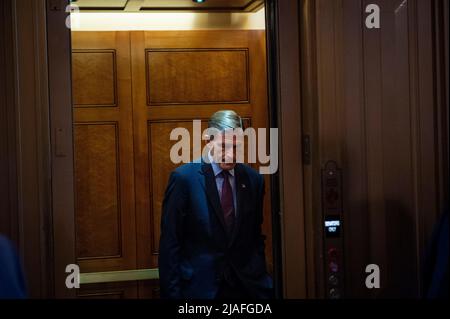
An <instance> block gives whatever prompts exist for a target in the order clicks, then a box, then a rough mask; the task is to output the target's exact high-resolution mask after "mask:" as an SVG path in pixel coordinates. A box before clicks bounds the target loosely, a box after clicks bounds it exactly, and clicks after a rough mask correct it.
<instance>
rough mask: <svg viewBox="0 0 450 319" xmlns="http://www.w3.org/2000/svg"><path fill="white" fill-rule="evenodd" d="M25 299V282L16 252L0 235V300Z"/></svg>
mask: <svg viewBox="0 0 450 319" xmlns="http://www.w3.org/2000/svg"><path fill="white" fill-rule="evenodd" d="M23 298H26V289H25V280H24V277H23V272H22V267H21V264H20V262H19V258H18V256H17V253H16V250H15V249H14V247H13V245H12V244H11V242H10V241H9V240H8V239H6V238H5V237H3V236H1V235H0V299H23Z"/></svg>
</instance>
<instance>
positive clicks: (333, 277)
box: [328, 275, 339, 286]
mask: <svg viewBox="0 0 450 319" xmlns="http://www.w3.org/2000/svg"><path fill="white" fill-rule="evenodd" d="M328 282H329V283H330V285H333V286H337V285H338V284H339V279H338V277H337V276H336V275H331V276H330V277H328Z"/></svg>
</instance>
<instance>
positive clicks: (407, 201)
mask: <svg viewBox="0 0 450 319" xmlns="http://www.w3.org/2000/svg"><path fill="white" fill-rule="evenodd" d="M305 2H308V3H309V4H310V6H309V7H310V8H311V9H310V10H311V11H310V13H312V14H311V15H308V19H311V21H315V23H316V24H315V28H312V31H311V30H310V31H311V32H310V33H309V34H308V36H310V35H312V37H311V38H309V39H307V41H308V42H307V44H308V45H309V46H313V47H316V48H317V51H312V52H313V54H316V55H315V56H311V55H309V56H308V54H311V53H310V52H305V56H306V59H305V60H304V63H305V64H307V65H312V66H313V67H312V68H311V67H310V68H309V70H310V71H311V70H312V71H311V72H312V76H311V77H310V79H311V80H312V81H313V84H312V85H303V92H304V94H306V101H307V103H308V104H307V105H308V109H307V111H306V112H305V114H307V118H306V119H305V123H307V125H305V127H306V128H307V131H306V132H305V133H306V134H310V135H311V136H312V141H313V145H314V148H313V162H312V167H307V168H305V171H307V172H308V174H306V175H305V176H307V180H306V181H305V183H306V185H308V187H309V186H310V187H311V189H312V194H310V196H309V197H308V201H309V202H310V203H312V204H311V209H313V210H316V211H320V207H321V203H320V197H319V196H318V194H320V185H318V184H317V182H316V180H317V179H319V178H320V168H322V167H323V165H324V164H325V163H326V161H328V160H336V161H337V162H338V163H339V164H340V166H341V168H342V169H343V183H344V187H343V191H344V198H343V200H344V243H345V249H344V260H345V262H344V269H345V274H344V279H345V296H347V297H360V298H362V297H374V298H376V297H381V298H395V297H417V296H418V295H419V291H420V285H421V278H420V271H421V261H422V259H423V257H424V253H425V242H426V241H427V240H429V237H430V233H431V228H432V227H431V226H430V225H432V224H433V223H434V221H435V220H436V216H437V215H438V214H440V213H441V208H442V207H440V205H439V202H440V201H441V200H442V199H441V198H442V196H443V194H442V192H441V191H440V190H439V185H441V183H442V181H444V180H445V181H448V175H445V173H444V172H443V171H442V169H440V168H439V167H438V165H437V163H440V162H441V161H442V157H441V156H440V155H439V151H438V149H440V148H441V146H440V145H441V144H442V143H444V140H443V139H442V137H439V136H440V135H441V133H440V130H441V129H442V128H439V125H436V124H437V123H436V119H437V118H440V117H441V108H443V109H445V106H443V104H441V105H439V106H438V107H436V108H434V107H432V105H434V104H435V100H436V96H435V94H436V93H435V92H436V91H435V90H436V87H435V86H434V85H435V84H434V83H435V82H434V81H435V75H434V74H433V73H434V68H435V67H436V66H433V63H435V62H434V61H433V55H432V50H431V49H430V48H431V47H432V46H433V45H432V43H431V40H430V39H431V38H432V35H433V34H434V32H435V31H433V14H432V10H433V3H432V2H429V1H421V0H417V1H401V0H398V1H389V0H385V1H383V0H380V1H378V2H377V4H378V5H379V6H380V8H381V14H382V18H381V21H382V22H381V24H382V25H381V28H380V29H367V28H365V27H364V19H365V16H364V14H363V15H361V12H364V10H365V7H366V6H367V5H368V4H370V3H372V2H371V1H360V0H341V1H335V2H333V5H331V6H330V4H329V2H328V1H325V0H324V1H315V2H314V5H312V6H311V2H310V1H305ZM309 63H310V64H309ZM437 67H438V66H437ZM314 81H316V82H314ZM305 92H306V93H305ZM315 99H317V102H315ZM316 103H317V104H316ZM316 105H317V106H316ZM447 123H448V122H447ZM446 126H447V124H444V127H446ZM443 173H444V174H443ZM318 186H319V187H318ZM444 196H445V195H444ZM307 205H309V204H307ZM316 220H317V221H319V222H318V223H316V225H317V226H316V227H318V229H319V235H318V236H317V237H316V238H314V239H312V240H314V241H316V242H319V243H320V242H321V233H322V226H321V223H320V221H321V218H320V217H316ZM309 238H310V239H309V240H311V237H309ZM314 247H318V249H321V244H319V245H316V246H314ZM317 257H318V258H317V260H316V261H317V264H318V265H320V266H322V265H323V259H322V255H321V254H319V255H317ZM368 264H377V265H379V267H380V270H381V289H372V290H369V289H367V288H366V286H365V277H366V275H367V274H366V273H365V271H364V270H365V267H366V266H367V265H368ZM318 279H319V280H318V283H319V287H318V291H319V296H324V295H325V294H326V292H324V291H323V287H324V286H325V282H324V281H325V280H327V278H323V277H321V275H320V272H319V273H318Z"/></svg>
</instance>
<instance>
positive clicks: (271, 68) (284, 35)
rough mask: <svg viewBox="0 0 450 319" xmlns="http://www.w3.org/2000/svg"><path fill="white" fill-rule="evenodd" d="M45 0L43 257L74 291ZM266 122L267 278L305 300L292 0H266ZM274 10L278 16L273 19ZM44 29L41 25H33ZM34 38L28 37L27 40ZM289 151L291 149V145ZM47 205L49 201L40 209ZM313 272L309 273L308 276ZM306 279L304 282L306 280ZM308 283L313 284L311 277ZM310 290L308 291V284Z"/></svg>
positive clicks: (65, 118)
mask: <svg viewBox="0 0 450 319" xmlns="http://www.w3.org/2000/svg"><path fill="white" fill-rule="evenodd" d="M45 1H46V2H47V8H46V12H42V7H41V8H40V11H37V12H35V13H36V14H39V15H42V14H46V16H47V30H46V31H47V33H46V34H47V43H48V46H47V48H46V49H47V50H48V51H47V54H48V61H47V63H48V88H49V91H48V92H49V101H48V102H49V103H48V110H49V114H50V118H49V122H44V123H43V124H46V125H48V127H49V128H50V129H49V136H50V139H51V144H49V145H46V147H47V148H48V149H49V150H50V151H49V152H48V153H47V155H48V158H49V159H51V170H50V171H49V173H50V174H51V185H48V187H49V188H50V189H51V211H52V214H51V216H52V227H51V228H49V230H50V229H52V230H53V232H52V234H51V235H50V236H49V238H50V239H51V241H49V242H50V243H51V246H50V247H53V250H52V253H53V256H54V258H53V257H51V258H52V260H51V263H52V264H53V265H54V266H53V276H54V294H52V295H54V296H55V297H58V298H59V297H74V296H75V291H73V290H68V289H66V288H65V286H64V282H65V276H66V274H65V272H64V271H65V266H66V265H67V264H71V263H76V258H75V238H74V236H72V235H71V234H74V233H75V222H74V220H75V210H74V177H73V167H74V163H73V137H72V136H73V132H72V98H71V77H70V74H71V43H70V30H69V29H67V28H65V27H61V26H64V25H65V20H66V17H67V13H65V3H67V2H68V1H65V0H60V1H51V0H39V2H40V3H43V2H45ZM266 2H267V3H266V26H267V28H266V34H267V45H268V50H267V53H268V58H267V60H268V83H269V90H268V92H269V114H270V126H271V127H278V128H279V170H278V173H277V174H275V175H273V176H272V178H271V194H270V195H271V197H272V216H273V220H272V222H273V226H272V227H273V242H274V245H273V246H274V252H273V256H274V268H275V269H274V277H275V287H276V292H277V297H279V298H281V297H284V298H307V297H311V295H310V294H308V287H307V286H308V281H307V271H306V265H307V263H306V260H307V251H306V243H307V240H306V237H305V231H306V229H305V210H304V201H303V162H302V151H301V148H302V127H301V123H302V120H301V95H300V84H301V83H300V60H299V57H300V34H299V31H300V29H299V26H300V19H301V17H300V8H299V3H298V2H297V1H275V0H267V1H266ZM280 16H282V17H283V18H282V19H279V18H278V17H280ZM41 27H42V28H44V30H45V26H41ZM34 40H35V39H34ZM292 149H295V150H296V151H292ZM48 208H50V207H48ZM309 276H312V277H314V274H311V273H309V274H308V277H309ZM309 282H310V283H311V281H309ZM312 283H314V282H313V281H312ZM309 290H311V289H309Z"/></svg>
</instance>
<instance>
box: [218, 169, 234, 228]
mask: <svg viewBox="0 0 450 319" xmlns="http://www.w3.org/2000/svg"><path fill="white" fill-rule="evenodd" d="M220 174H221V175H222V177H223V184H222V194H221V196H220V202H221V204H222V210H223V218H224V220H225V225H226V226H227V230H228V232H229V233H231V230H232V229H233V226H234V204H233V190H232V188H231V184H230V180H229V176H230V172H228V171H225V170H223V171H222V172H221V173H220Z"/></svg>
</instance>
